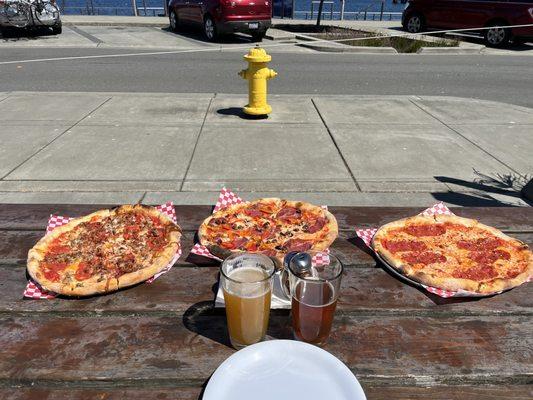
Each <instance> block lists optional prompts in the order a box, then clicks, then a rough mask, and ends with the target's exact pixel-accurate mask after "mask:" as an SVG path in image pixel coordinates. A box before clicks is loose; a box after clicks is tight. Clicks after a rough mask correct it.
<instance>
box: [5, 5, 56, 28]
mask: <svg viewBox="0 0 533 400" xmlns="http://www.w3.org/2000/svg"><path fill="white" fill-rule="evenodd" d="M39 26H40V27H43V26H44V27H49V28H51V29H52V31H53V33H54V34H60V33H61V30H62V29H61V17H60V13H59V9H58V8H57V6H56V4H55V0H0V30H5V29H7V28H32V27H39Z"/></svg>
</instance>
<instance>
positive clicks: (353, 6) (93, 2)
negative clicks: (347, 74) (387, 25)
mask: <svg viewBox="0 0 533 400" xmlns="http://www.w3.org/2000/svg"><path fill="white" fill-rule="evenodd" d="M131 1H132V0H57V2H58V5H59V6H60V8H61V9H62V10H63V13H64V14H101V15H133V11H132V5H131V4H132V3H131ZM164 1H166V0H136V2H137V7H138V8H139V9H140V14H142V13H143V9H144V6H146V7H161V8H162V7H163V6H164ZM326 1H331V0H326ZM333 1H334V3H335V4H334V6H333V11H334V12H336V13H338V12H340V0H333ZM284 2H285V10H286V15H290V7H291V5H292V0H285V1H284ZM400 3H401V2H400V1H398V4H393V2H392V0H387V1H385V7H384V11H392V12H401V11H402V10H403V8H404V5H403V4H400ZM274 6H275V9H276V11H278V12H277V13H276V14H280V12H281V11H280V8H281V0H274ZM369 6H370V7H369ZM329 7H330V6H329V5H325V6H324V18H325V19H329V12H330V8H329ZM380 7H381V2H380V1H376V0H346V1H345V7H344V10H345V12H350V11H362V10H364V9H367V8H368V10H367V11H369V12H379V10H380ZM316 8H317V6H315V10H316ZM310 9H311V0H295V11H296V17H297V18H305V17H306V13H305V12H309V10H310ZM154 12H155V15H157V14H158V13H159V12H160V11H158V10H148V11H147V14H148V15H153V14H154ZM315 15H316V11H315ZM347 17H348V18H349V17H350V16H349V15H347Z"/></svg>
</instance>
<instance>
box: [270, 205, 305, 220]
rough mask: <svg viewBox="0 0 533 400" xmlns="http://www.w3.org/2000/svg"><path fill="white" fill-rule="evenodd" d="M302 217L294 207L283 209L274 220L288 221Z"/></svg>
mask: <svg viewBox="0 0 533 400" xmlns="http://www.w3.org/2000/svg"><path fill="white" fill-rule="evenodd" d="M301 215H302V212H301V211H300V210H299V209H297V208H294V207H283V208H282V209H281V210H279V211H278V213H277V214H276V218H279V219H290V218H299V217H300V216H301Z"/></svg>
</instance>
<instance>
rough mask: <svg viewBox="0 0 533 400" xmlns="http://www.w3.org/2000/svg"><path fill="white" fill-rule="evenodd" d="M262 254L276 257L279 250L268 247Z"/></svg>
mask: <svg viewBox="0 0 533 400" xmlns="http://www.w3.org/2000/svg"><path fill="white" fill-rule="evenodd" d="M261 254H264V255H265V256H268V257H275V256H276V254H277V252H276V250H274V249H268V250H263V251H262V252H261Z"/></svg>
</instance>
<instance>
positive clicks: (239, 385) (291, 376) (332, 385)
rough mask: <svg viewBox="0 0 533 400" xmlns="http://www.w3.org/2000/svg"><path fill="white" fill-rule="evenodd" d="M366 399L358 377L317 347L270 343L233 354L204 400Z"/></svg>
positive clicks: (288, 341) (304, 344) (211, 385)
mask: <svg viewBox="0 0 533 400" xmlns="http://www.w3.org/2000/svg"><path fill="white" fill-rule="evenodd" d="M251 399H253V400H299V399H305V400H324V399H335V400H366V397H365V393H364V392H363V389H362V388H361V385H360V384H359V382H358V381H357V378H356V377H355V376H354V375H353V374H352V372H351V371H350V370H349V369H348V367H346V365H344V364H343V363H342V362H341V361H340V360H339V359H337V358H336V357H335V356H333V355H331V354H330V353H328V352H327V351H325V350H322V349H321V348H319V347H316V346H313V345H310V344H307V343H303V342H297V341H293V340H271V341H268V342H262V343H257V344H254V345H252V346H248V347H246V348H244V349H242V350H240V351H238V352H237V353H235V354H233V355H232V356H231V357H229V358H228V359H227V360H226V361H224V362H223V363H222V364H220V366H219V367H218V368H217V370H216V371H215V373H214V374H213V375H212V376H211V379H210V380H209V383H208V384H207V387H206V388H205V392H204V395H203V400H251Z"/></svg>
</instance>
